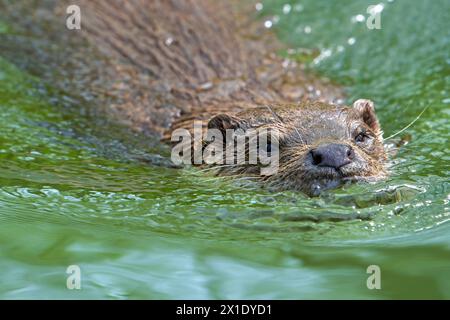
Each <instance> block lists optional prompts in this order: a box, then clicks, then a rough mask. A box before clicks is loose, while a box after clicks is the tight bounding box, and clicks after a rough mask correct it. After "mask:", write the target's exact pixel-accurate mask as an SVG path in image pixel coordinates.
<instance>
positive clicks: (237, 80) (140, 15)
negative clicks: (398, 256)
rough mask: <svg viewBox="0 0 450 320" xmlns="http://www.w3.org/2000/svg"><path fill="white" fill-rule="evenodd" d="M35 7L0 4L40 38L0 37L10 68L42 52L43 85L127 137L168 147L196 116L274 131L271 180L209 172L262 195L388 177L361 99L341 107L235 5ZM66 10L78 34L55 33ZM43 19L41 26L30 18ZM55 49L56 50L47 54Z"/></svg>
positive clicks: (232, 169) (139, 2) (182, 0)
mask: <svg viewBox="0 0 450 320" xmlns="http://www.w3.org/2000/svg"><path fill="white" fill-rule="evenodd" d="M33 5H34V6H36V7H33ZM33 5H31V4H30V3H29V1H17V2H14V3H11V4H9V5H8V6H6V7H4V8H2V12H4V13H5V17H4V18H5V19H8V17H15V16H17V15H20V17H21V19H16V20H14V21H15V23H16V24H19V23H23V28H24V29H28V26H29V25H33V26H34V27H33V29H32V31H33V32H36V33H37V34H36V37H34V38H33V39H34V40H33V39H31V38H30V41H29V42H23V41H21V42H17V41H14V39H13V38H11V37H10V38H6V39H2V41H0V43H2V44H0V48H3V47H4V49H5V52H6V53H5V55H7V54H8V52H11V55H10V57H9V58H10V59H11V60H13V61H14V60H18V59H20V56H19V57H18V55H17V52H29V51H30V50H35V48H41V49H40V51H39V55H38V56H37V58H38V59H40V61H38V62H39V63H34V66H36V65H51V68H50V67H49V68H47V69H51V70H52V72H51V73H49V74H47V73H45V74H42V73H41V74H39V76H40V77H41V78H43V79H47V80H48V81H49V82H51V83H52V86H56V87H58V86H61V88H60V89H61V90H64V91H66V92H67V91H69V92H72V93H74V94H76V93H77V92H79V93H80V94H79V95H80V96H85V95H86V91H89V101H90V103H92V104H94V102H95V104H96V105H98V106H101V107H102V109H105V110H104V111H106V113H107V114H108V116H111V117H112V118H114V119H116V120H119V121H120V122H123V123H125V124H127V125H129V126H130V127H131V128H132V129H133V130H137V131H140V132H144V133H150V134H156V135H158V136H160V137H161V138H162V140H163V141H165V142H168V140H169V139H170V136H171V134H172V132H173V131H174V130H176V129H179V128H187V129H190V128H191V126H192V123H193V122H194V121H195V120H203V121H204V122H205V127H207V128H208V129H214V128H216V129H217V128H218V129H223V128H225V127H230V128H234V129H236V128H239V129H242V130H244V131H245V130H248V129H249V128H253V129H256V130H261V129H262V128H265V127H272V128H277V129H278V130H279V132H280V137H279V170H278V171H277V172H276V173H274V174H272V175H265V176H257V174H256V172H257V169H258V165H246V166H242V165H231V166H220V167H219V166H217V173H218V174H219V175H231V176H235V175H243V176H257V180H258V181H260V182H261V183H262V184H263V185H266V186H269V187H271V188H274V189H277V190H286V189H291V190H299V191H302V192H305V193H308V194H310V195H316V194H318V193H320V191H321V190H324V189H328V188H332V187H336V186H338V185H340V184H342V183H344V182H347V181H360V180H374V179H379V178H382V177H383V176H385V175H386V172H385V169H384V166H383V163H384V161H385V159H386V156H385V152H384V150H383V144H382V132H381V129H380V127H379V124H378V120H377V119H376V116H375V112H374V108H373V104H372V103H371V102H370V101H367V100H359V101H357V102H355V103H354V105H353V107H345V106H343V105H342V101H343V94H342V92H341V90H340V89H339V87H337V86H336V85H334V84H332V83H331V82H330V81H329V80H327V79H324V78H319V77H317V76H314V75H312V74H310V73H306V72H305V71H304V69H305V68H304V66H303V65H301V64H298V63H296V62H293V61H289V60H286V59H282V58H280V57H277V56H276V55H274V54H273V52H275V51H276V50H278V49H280V48H282V46H281V45H279V44H278V43H277V41H276V39H275V38H274V36H273V35H272V34H270V33H268V32H267V30H264V28H261V24H259V23H255V21H254V19H253V18H252V17H251V13H250V11H249V10H248V8H247V7H246V6H245V5H243V4H241V3H239V2H238V1H230V2H222V1H215V0H195V1H194V0H167V1H166V0H164V1H163V0H161V1H157V0H155V1H153V0H152V1H144V0H136V1H127V2H123V1H118V0H96V1H87V0H71V1H53V0H48V1H46V2H45V6H43V5H39V4H38V2H36V3H33ZM69 5H78V6H79V7H80V10H81V17H82V18H81V30H77V31H70V30H65V29H64V28H62V27H61V21H64V17H66V8H67V7H68V6H69ZM236 8H238V10H236ZM46 10H47V11H46ZM30 11H31V12H30ZM35 11H36V12H39V15H35V14H33V12H35ZM45 12H46V13H45ZM43 16H45V17H46V21H45V23H44V22H43V21H40V20H39V19H41V17H43ZM249 17H250V18H249ZM17 21H18V22H17ZM42 34H45V35H48V34H51V37H48V39H45V38H43V37H42V36H41V35H42ZM33 41H35V42H36V43H35V42H33ZM87 44H88V45H87ZM18 45H19V46H20V47H17V46H18ZM55 46H56V47H58V48H59V50H54V49H50V48H55ZM11 48H15V50H12V49H11ZM55 52H57V54H56V53H55ZM93 53H95V54H96V55H95V56H94V58H93ZM102 57H103V58H102ZM25 58H26V57H25ZM99 59H101V61H100V60H99ZM23 60H26V59H23ZM23 60H22V61H23ZM20 62H21V61H20V60H19V61H18V63H17V64H19V65H20V64H21V63H20ZM29 68H30V69H31V70H33V69H32V68H33V66H30V67H29ZM47 69H46V70H47ZM58 72H60V73H61V74H54V73H58ZM54 78H64V79H66V81H63V82H61V81H52V79H54Z"/></svg>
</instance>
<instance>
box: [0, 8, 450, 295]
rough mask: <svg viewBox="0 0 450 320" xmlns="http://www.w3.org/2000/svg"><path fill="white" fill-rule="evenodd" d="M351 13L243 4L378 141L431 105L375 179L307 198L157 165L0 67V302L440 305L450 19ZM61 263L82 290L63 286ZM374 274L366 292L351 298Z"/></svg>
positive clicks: (145, 150)
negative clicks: (345, 98)
mask: <svg viewBox="0 0 450 320" xmlns="http://www.w3.org/2000/svg"><path fill="white" fill-rule="evenodd" d="M366 6H367V4H366V3H365V2H361V1H345V5H344V4H341V2H339V4H338V3H337V2H336V3H335V4H330V3H329V2H327V3H325V2H323V3H322V2H316V1H302V2H301V4H300V3H297V2H289V3H285V1H277V0H272V1H266V2H264V3H263V5H261V6H258V7H257V9H258V15H262V16H263V19H262V20H261V21H262V23H264V21H268V19H270V21H272V25H271V28H270V29H271V30H274V31H275V32H277V33H278V34H279V35H280V38H281V39H283V40H285V41H286V42H287V43H288V44H289V45H290V46H292V49H291V50H289V51H288V52H286V53H282V54H286V56H287V57H288V58H289V59H291V60H295V59H299V60H301V61H310V63H311V65H312V67H313V68H316V69H318V70H319V71H320V72H322V73H324V74H326V75H327V76H329V77H331V78H333V79H335V80H337V81H338V82H340V83H344V84H345V85H346V86H347V88H348V95H349V100H353V99H354V98H359V97H370V98H372V99H373V100H374V101H375V102H376V104H377V106H378V114H379V116H380V119H381V122H382V125H383V128H384V129H385V132H386V135H390V134H392V133H394V132H396V131H398V130H399V129H400V128H402V127H403V126H405V125H407V124H408V123H409V122H410V121H412V120H413V119H414V118H415V117H416V116H417V114H419V113H420V111H421V110H423V108H424V106H425V105H427V104H430V107H429V109H428V110H427V111H426V112H425V113H424V115H423V116H422V117H421V119H420V121H418V122H417V123H416V124H414V126H412V128H411V129H410V130H408V134H411V136H412V138H411V141H410V143H408V144H407V145H406V146H404V147H402V148H401V149H400V151H399V153H398V156H397V158H396V161H395V163H394V165H393V167H392V172H393V174H392V176H391V177H390V178H389V179H388V180H387V181H385V182H379V183H376V184H358V185H351V186H346V187H345V188H343V189H340V190H335V191H330V192H327V193H325V194H324V195H322V196H321V197H320V198H308V197H306V196H304V195H301V194H297V193H293V192H282V193H270V192H268V191H266V190H261V189H258V188H257V187H255V186H252V185H245V184H238V183H233V182H232V181H229V180H227V179H223V178H216V177H213V176H210V175H208V174H207V173H199V172H198V171H196V169H191V168H186V169H182V170H177V169H173V168H168V167H167V166H166V164H167V155H168V149H167V147H164V146H160V145H159V144H158V143H157V141H155V140H154V139H151V138H148V137H143V136H139V135H135V134H133V133H130V132H128V131H127V130H126V129H125V128H121V127H118V126H117V125H114V124H110V123H107V122H105V121H99V120H98V119H97V118H96V116H95V114H94V115H92V114H91V115H90V114H89V112H88V113H86V112H84V111H85V106H79V105H78V104H77V103H78V102H77V101H70V102H67V103H66V104H65V103H63V102H62V101H64V99H63V98H58V99H57V100H56V102H55V101H53V100H52V99H51V98H50V97H49V93H48V91H46V90H43V89H42V88H41V86H39V85H38V84H37V83H38V81H39V80H38V79H31V78H30V77H29V76H28V75H27V74H26V73H23V72H22V71H20V70H19V69H17V68H16V67H14V66H13V65H12V64H11V63H10V62H7V61H6V60H4V59H2V58H0V110H1V118H0V126H1V135H0V160H1V161H0V221H1V224H0V266H1V270H2V275H1V280H2V281H1V282H2V286H1V288H0V297H2V298H29V297H40V298H192V299H195V298H324V297H329V298H393V297H395V298H417V297H436V298H444V297H445V298H449V297H450V282H449V279H448V272H449V271H450V264H449V261H450V259H449V258H450V250H449V245H450V236H449V234H450V224H449V223H448V221H449V219H450V212H449V200H450V198H449V191H448V176H449V171H448V165H447V163H448V161H449V160H450V157H449V154H448V148H446V147H445V146H447V145H448V132H449V122H448V116H449V108H448V102H449V101H448V99H449V98H448V88H447V87H448V85H447V86H446V83H448V75H449V65H450V57H449V56H448V52H449V51H448V45H449V38H448V34H446V30H448V29H449V28H448V27H449V25H448V24H449V23H448V21H447V19H445V16H444V13H445V12H448V11H449V9H450V8H449V7H448V3H447V2H445V1H435V2H433V3H432V4H431V3H429V2H427V3H426V4H425V2H424V1H414V4H412V2H410V1H401V0H397V1H394V2H387V3H386V6H385V8H384V10H383V13H382V30H381V31H369V30H367V29H366V28H365V24H364V23H359V22H358V19H356V18H353V17H358V15H359V14H364V13H365V7H366ZM424 6H426V10H424ZM424 12H427V14H426V15H425V14H423V13H424ZM275 16H277V17H278V18H277V19H275V20H273V17H275ZM359 20H361V19H360V18H359ZM342 21H345V23H343V22H342ZM10 28H11V27H10V26H8V25H6V24H3V22H2V21H1V20H0V35H1V34H2V33H10V32H11V31H10ZM307 31H308V32H307ZM351 39H353V40H351ZM340 48H341V49H340ZM445 48H446V49H445ZM326 50H329V51H326ZM325 51H326V52H328V53H327V54H324V52H325ZM317 52H319V53H317ZM0 55H1V52H0ZM320 56H322V58H321V59H320V61H318V60H317V59H318V57H320ZM446 81H447V82H446ZM67 99H70V98H67ZM71 264H77V265H79V266H80V267H81V270H82V290H81V291H76V292H75V291H70V290H68V289H66V287H65V283H66V276H67V275H66V273H65V270H66V268H67V267H68V266H69V265H71ZM372 264H375V265H379V266H380V267H381V270H382V288H383V289H382V290H381V291H370V290H368V289H367V287H366V279H367V276H368V275H367V274H366V268H367V266H369V265H372Z"/></svg>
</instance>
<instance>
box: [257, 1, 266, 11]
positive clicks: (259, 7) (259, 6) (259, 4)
mask: <svg viewBox="0 0 450 320" xmlns="http://www.w3.org/2000/svg"><path fill="white" fill-rule="evenodd" d="M263 7H264V6H263V4H262V3H260V2H258V3H257V4H255V9H256V11H261V10H262V9H263Z"/></svg>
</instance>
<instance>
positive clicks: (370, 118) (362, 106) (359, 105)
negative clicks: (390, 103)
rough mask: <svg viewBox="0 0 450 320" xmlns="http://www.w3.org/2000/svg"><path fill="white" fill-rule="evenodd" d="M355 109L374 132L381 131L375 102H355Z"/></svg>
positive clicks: (363, 100)
mask: <svg viewBox="0 0 450 320" xmlns="http://www.w3.org/2000/svg"><path fill="white" fill-rule="evenodd" d="M353 108H354V109H355V110H356V111H357V112H358V114H359V115H360V117H361V118H362V119H363V121H364V122H365V123H366V124H367V125H368V126H369V127H370V128H371V129H372V130H373V131H375V132H378V131H380V123H379V122H378V118H377V115H376V114H375V106H374V103H373V101H371V100H367V99H359V100H356V101H355V102H353Z"/></svg>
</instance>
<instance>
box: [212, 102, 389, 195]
mask: <svg viewBox="0 0 450 320" xmlns="http://www.w3.org/2000/svg"><path fill="white" fill-rule="evenodd" d="M211 128H215V129H219V130H222V131H223V130H225V129H238V128H239V129H242V130H244V131H245V130H248V129H250V128H252V129H256V130H262V129H267V128H270V129H271V130H274V129H276V130H277V132H278V138H277V140H278V141H277V150H278V152H279V158H278V159H279V161H278V163H279V167H278V170H277V171H276V172H275V173H274V174H272V175H268V176H261V175H259V172H260V171H259V169H260V168H259V167H260V165H259V164H257V165H249V164H243V165H237V164H236V165H229V166H222V167H220V168H219V174H221V175H244V176H259V178H258V180H260V181H261V182H262V183H263V184H264V185H266V186H269V187H271V188H274V189H276V190H298V191H302V192H304V193H306V194H308V195H311V196H314V195H318V194H320V192H321V191H323V190H327V189H331V188H335V187H338V186H340V185H342V184H344V183H348V182H354V181H374V180H378V179H380V178H383V177H385V176H386V171H385V168H384V162H385V160H386V153H385V151H384V147H383V139H382V131H381V129H380V125H379V122H378V119H377V117H376V115H375V109H374V104H373V102H372V101H370V100H364V99H360V100H357V101H355V102H354V103H353V106H352V107H341V106H335V105H330V104H326V103H322V102H309V101H305V102H302V103H300V104H298V105H270V106H260V107H257V108H253V109H250V110H246V111H244V112H241V113H238V114H236V115H226V114H221V115H217V116H215V117H213V118H212V119H211V120H210V121H209V124H208V129H211ZM269 148H270V146H269Z"/></svg>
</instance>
